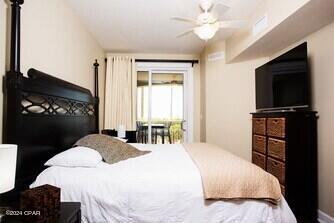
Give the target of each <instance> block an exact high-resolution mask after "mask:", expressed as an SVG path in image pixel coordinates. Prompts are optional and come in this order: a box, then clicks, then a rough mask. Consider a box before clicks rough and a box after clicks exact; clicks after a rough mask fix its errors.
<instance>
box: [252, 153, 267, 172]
mask: <svg viewBox="0 0 334 223" xmlns="http://www.w3.org/2000/svg"><path fill="white" fill-rule="evenodd" d="M252 162H253V163H254V164H255V165H257V166H259V167H261V168H262V169H264V170H265V169H266V157H265V156H264V155H262V154H261V153H257V152H253V153H252Z"/></svg>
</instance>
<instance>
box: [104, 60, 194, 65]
mask: <svg viewBox="0 0 334 223" xmlns="http://www.w3.org/2000/svg"><path fill="white" fill-rule="evenodd" d="M105 61H106V62H107V58H105ZM135 61H136V62H146V63H152V62H153V63H191V64H192V66H194V64H198V63H199V61H198V60H169V59H136V60H135Z"/></svg>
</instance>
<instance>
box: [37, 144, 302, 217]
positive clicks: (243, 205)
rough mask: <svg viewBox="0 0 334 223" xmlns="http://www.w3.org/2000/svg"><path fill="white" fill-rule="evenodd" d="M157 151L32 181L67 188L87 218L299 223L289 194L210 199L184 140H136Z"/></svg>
mask: <svg viewBox="0 0 334 223" xmlns="http://www.w3.org/2000/svg"><path fill="white" fill-rule="evenodd" d="M132 145H134V146H135V147H137V148H139V149H140V150H150V151H152V152H151V153H149V154H147V155H144V156H140V157H136V158H132V159H128V160H125V161H121V162H119V163H115V164H112V165H110V164H107V163H105V162H101V163H100V164H98V166H97V167H96V168H83V167H75V168H69V167H59V166H53V167H49V168H48V169H46V170H44V171H43V172H42V173H41V174H40V175H39V176H38V177H37V179H36V181H35V182H34V183H33V184H32V185H31V187H36V186H40V185H43V184H52V185H55V186H57V187H60V188H62V192H61V198H62V200H63V201H80V202H81V203H82V207H81V208H82V221H83V222H192V223H196V222H199V223H200V222H254V223H255V222H272V223H274V222H284V223H290V222H291V223H293V222H296V220H295V218H294V215H293V214H292V212H291V210H290V208H289V207H288V205H287V203H286V201H285V200H284V198H282V200H281V201H280V202H279V204H278V205H277V206H276V205H273V204H270V203H269V202H264V201H256V200H237V201H222V200H218V201H214V200H205V199H204V197H203V188H202V181H201V175H200V173H199V171H198V169H197V167H196V165H195V164H194V162H193V161H192V160H191V158H190V157H189V155H188V154H187V152H186V151H185V149H184V148H183V146H182V145H180V144H174V145H173V144H172V145H144V144H132Z"/></svg>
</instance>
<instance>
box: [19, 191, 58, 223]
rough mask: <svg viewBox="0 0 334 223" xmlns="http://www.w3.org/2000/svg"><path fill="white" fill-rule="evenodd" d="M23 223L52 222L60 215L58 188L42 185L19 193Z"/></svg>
mask: <svg viewBox="0 0 334 223" xmlns="http://www.w3.org/2000/svg"><path fill="white" fill-rule="evenodd" d="M20 206H21V210H22V211H25V213H26V214H25V215H24V216H23V217H24V222H36V223H42V222H52V221H53V219H57V218H58V217H59V213H60V188H57V187H54V186H51V185H43V186H40V187H35V188H32V189H29V190H26V191H24V192H22V193H21V203H20Z"/></svg>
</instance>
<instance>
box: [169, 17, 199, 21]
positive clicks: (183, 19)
mask: <svg viewBox="0 0 334 223" xmlns="http://www.w3.org/2000/svg"><path fill="white" fill-rule="evenodd" d="M171 19H173V20H176V21H181V22H191V23H197V21H196V20H195V19H191V18H186V17H180V16H174V17H172V18H171Z"/></svg>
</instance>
